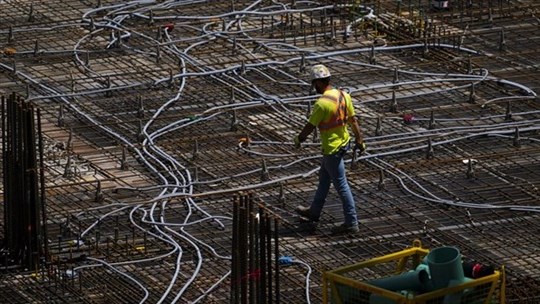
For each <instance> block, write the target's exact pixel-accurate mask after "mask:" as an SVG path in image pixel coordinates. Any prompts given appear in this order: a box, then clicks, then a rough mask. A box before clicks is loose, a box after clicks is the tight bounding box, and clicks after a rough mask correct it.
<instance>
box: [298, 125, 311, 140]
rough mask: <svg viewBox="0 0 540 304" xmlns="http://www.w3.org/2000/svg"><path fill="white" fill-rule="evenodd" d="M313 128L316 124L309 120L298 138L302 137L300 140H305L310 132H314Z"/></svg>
mask: <svg viewBox="0 0 540 304" xmlns="http://www.w3.org/2000/svg"><path fill="white" fill-rule="evenodd" d="M313 130H315V126H314V125H312V124H311V123H309V122H308V123H306V125H305V126H304V128H303V129H302V132H300V135H298V139H300V142H304V141H305V140H306V139H307V137H308V136H309V134H311V132H313Z"/></svg>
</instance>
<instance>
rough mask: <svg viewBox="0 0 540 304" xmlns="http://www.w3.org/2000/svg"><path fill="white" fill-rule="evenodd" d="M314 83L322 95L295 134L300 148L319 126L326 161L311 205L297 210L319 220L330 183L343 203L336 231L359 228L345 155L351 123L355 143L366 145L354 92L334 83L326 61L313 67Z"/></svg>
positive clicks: (358, 147) (320, 171) (353, 231)
mask: <svg viewBox="0 0 540 304" xmlns="http://www.w3.org/2000/svg"><path fill="white" fill-rule="evenodd" d="M310 76H311V77H310V78H311V84H312V86H313V87H314V88H315V90H316V91H317V93H319V94H322V96H321V97H320V98H319V99H317V101H316V102H315V105H314V106H313V111H312V113H311V116H310V117H309V121H308V123H306V125H305V126H304V128H303V129H302V132H300V134H299V135H297V136H295V137H294V144H295V147H296V148H300V145H301V143H302V142H303V141H305V140H306V138H307V137H308V136H309V134H311V132H313V130H314V129H315V128H316V127H318V128H319V131H320V138H321V145H322V153H323V157H322V161H321V169H320V170H319V186H318V187H317V192H316V193H315V197H314V198H313V202H312V203H311V206H310V207H304V206H298V207H297V208H296V212H297V213H298V214H300V215H301V216H302V217H305V218H307V219H308V220H309V221H310V222H311V223H313V224H315V225H316V223H317V222H318V220H319V217H320V216H321V212H322V209H323V206H324V203H325V200H326V196H327V195H328V191H329V190H330V183H332V184H334V188H335V189H336V191H337V192H338V194H339V196H340V198H341V203H342V204H343V214H344V217H345V221H344V223H343V224H341V225H339V226H336V227H334V228H333V229H332V234H341V233H355V232H358V230H359V229H358V219H357V216H356V206H355V202H354V199H353V196H352V193H351V189H350V187H349V183H348V182H347V177H346V176H345V164H344V162H343V157H344V155H345V153H346V152H347V150H348V149H349V148H350V146H351V142H350V135H349V132H348V131H347V123H348V124H349V125H350V126H351V128H352V131H353V133H354V136H355V141H354V145H355V148H356V149H358V151H359V152H360V153H363V152H364V151H365V149H366V146H365V144H364V139H363V136H362V132H361V131H360V127H359V125H358V122H357V120H356V117H355V114H354V107H353V105H352V100H351V96H350V95H349V94H348V93H346V92H343V91H342V90H339V89H336V88H333V87H332V86H331V85H330V76H331V75H330V71H329V70H328V68H327V67H325V66H324V65H322V64H319V65H315V66H313V68H312V69H311V75H310Z"/></svg>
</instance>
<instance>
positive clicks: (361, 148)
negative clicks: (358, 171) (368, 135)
mask: <svg viewBox="0 0 540 304" xmlns="http://www.w3.org/2000/svg"><path fill="white" fill-rule="evenodd" d="M354 149H355V150H358V153H360V155H362V154H364V152H366V143H365V142H364V141H362V142H356V143H355V145H354Z"/></svg>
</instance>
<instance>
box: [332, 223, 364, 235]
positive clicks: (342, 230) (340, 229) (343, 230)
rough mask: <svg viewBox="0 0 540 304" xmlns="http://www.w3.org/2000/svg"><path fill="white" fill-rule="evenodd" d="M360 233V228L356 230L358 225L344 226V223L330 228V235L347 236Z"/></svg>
mask: <svg viewBox="0 0 540 304" xmlns="http://www.w3.org/2000/svg"><path fill="white" fill-rule="evenodd" d="M359 231H360V228H358V224H354V225H345V223H343V224H341V225H339V226H336V227H334V228H332V230H331V233H332V234H349V233H358V232H359Z"/></svg>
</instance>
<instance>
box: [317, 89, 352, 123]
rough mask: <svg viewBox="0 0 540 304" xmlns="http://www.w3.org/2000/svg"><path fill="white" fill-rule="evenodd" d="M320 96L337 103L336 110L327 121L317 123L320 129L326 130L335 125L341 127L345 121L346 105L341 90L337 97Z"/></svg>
mask: <svg viewBox="0 0 540 304" xmlns="http://www.w3.org/2000/svg"><path fill="white" fill-rule="evenodd" d="M321 98H324V99H327V100H331V101H332V102H334V103H335V104H337V110H336V112H334V114H333V115H332V117H330V119H328V120H327V121H324V122H321V123H319V130H320V131H328V130H331V129H334V128H337V127H343V126H344V125H345V124H346V123H347V105H346V103H347V102H346V101H345V100H344V97H343V92H342V91H341V90H339V99H338V98H336V97H334V96H332V95H329V94H328V95H323V96H322V97H321Z"/></svg>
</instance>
